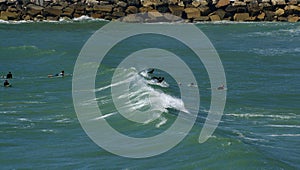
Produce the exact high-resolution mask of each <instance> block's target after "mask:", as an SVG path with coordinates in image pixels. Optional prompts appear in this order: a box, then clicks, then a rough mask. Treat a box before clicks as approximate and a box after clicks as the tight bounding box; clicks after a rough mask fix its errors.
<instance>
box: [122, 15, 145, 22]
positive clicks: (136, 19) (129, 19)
mask: <svg viewBox="0 0 300 170" xmlns="http://www.w3.org/2000/svg"><path fill="white" fill-rule="evenodd" d="M122 21H123V22H128V23H142V22H144V19H143V18H142V17H140V16H139V15H135V14H130V15H127V16H125V17H124V18H122Z"/></svg>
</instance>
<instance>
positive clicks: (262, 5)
mask: <svg viewBox="0 0 300 170" xmlns="http://www.w3.org/2000/svg"><path fill="white" fill-rule="evenodd" d="M259 7H260V8H261V9H266V10H269V9H272V5H270V4H269V3H260V4H259Z"/></svg>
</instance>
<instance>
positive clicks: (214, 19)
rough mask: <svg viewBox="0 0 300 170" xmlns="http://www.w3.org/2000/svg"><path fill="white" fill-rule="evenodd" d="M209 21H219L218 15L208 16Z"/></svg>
mask: <svg viewBox="0 0 300 170" xmlns="http://www.w3.org/2000/svg"><path fill="white" fill-rule="evenodd" d="M209 19H210V20H211V21H221V18H220V17H219V15H216V14H214V15H211V16H209Z"/></svg>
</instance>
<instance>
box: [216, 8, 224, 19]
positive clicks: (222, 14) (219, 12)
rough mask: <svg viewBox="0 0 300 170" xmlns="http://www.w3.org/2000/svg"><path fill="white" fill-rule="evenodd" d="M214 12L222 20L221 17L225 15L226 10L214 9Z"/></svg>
mask: <svg viewBox="0 0 300 170" xmlns="http://www.w3.org/2000/svg"><path fill="white" fill-rule="evenodd" d="M215 14H217V15H218V16H219V17H220V19H221V20H223V18H224V17H225V15H226V12H225V11H224V10H223V9H218V10H216V12H215Z"/></svg>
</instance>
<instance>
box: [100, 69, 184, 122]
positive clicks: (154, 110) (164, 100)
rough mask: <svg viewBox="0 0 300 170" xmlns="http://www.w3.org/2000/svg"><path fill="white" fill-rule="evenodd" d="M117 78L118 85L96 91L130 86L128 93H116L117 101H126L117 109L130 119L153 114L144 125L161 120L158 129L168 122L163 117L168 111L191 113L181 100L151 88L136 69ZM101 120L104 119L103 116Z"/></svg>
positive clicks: (124, 72) (118, 74) (126, 71)
mask: <svg viewBox="0 0 300 170" xmlns="http://www.w3.org/2000/svg"><path fill="white" fill-rule="evenodd" d="M115 76H116V80H118V81H117V82H116V83H114V84H111V85H108V86H105V87H101V88H98V89H96V91H102V90H105V89H108V88H110V87H114V86H119V85H123V84H124V83H128V84H130V85H129V89H128V91H126V92H123V91H122V92H116V93H119V94H114V95H116V99H117V100H118V99H122V100H123V101H124V100H125V101H126V102H124V103H121V106H120V105H119V108H117V109H118V110H120V109H122V112H124V113H125V114H128V116H129V117H130V116H133V115H134V114H139V113H140V111H141V112H144V111H146V112H149V113H151V114H150V115H151V116H150V115H148V114H147V115H148V117H147V120H146V121H145V122H144V123H146V124H147V123H150V122H151V121H153V120H156V119H158V118H159V120H160V123H158V124H157V125H156V127H160V126H161V125H163V124H165V123H166V122H167V119H166V118H164V117H163V116H162V115H161V114H162V113H167V112H168V110H167V109H176V110H178V111H182V112H185V113H189V111H188V110H187V109H186V108H185V106H184V103H183V101H182V100H181V99H179V98H176V97H174V96H171V95H169V94H166V93H164V92H163V91H161V90H159V89H155V88H154V87H151V86H149V85H148V80H145V79H144V76H141V75H140V73H138V72H137V70H136V69H134V68H130V69H124V70H121V71H120V72H118V73H117V74H116V75H115ZM145 76H146V75H145ZM115 102H116V101H115ZM100 118H103V116H101V117H100ZM104 118H105V116H104Z"/></svg>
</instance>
